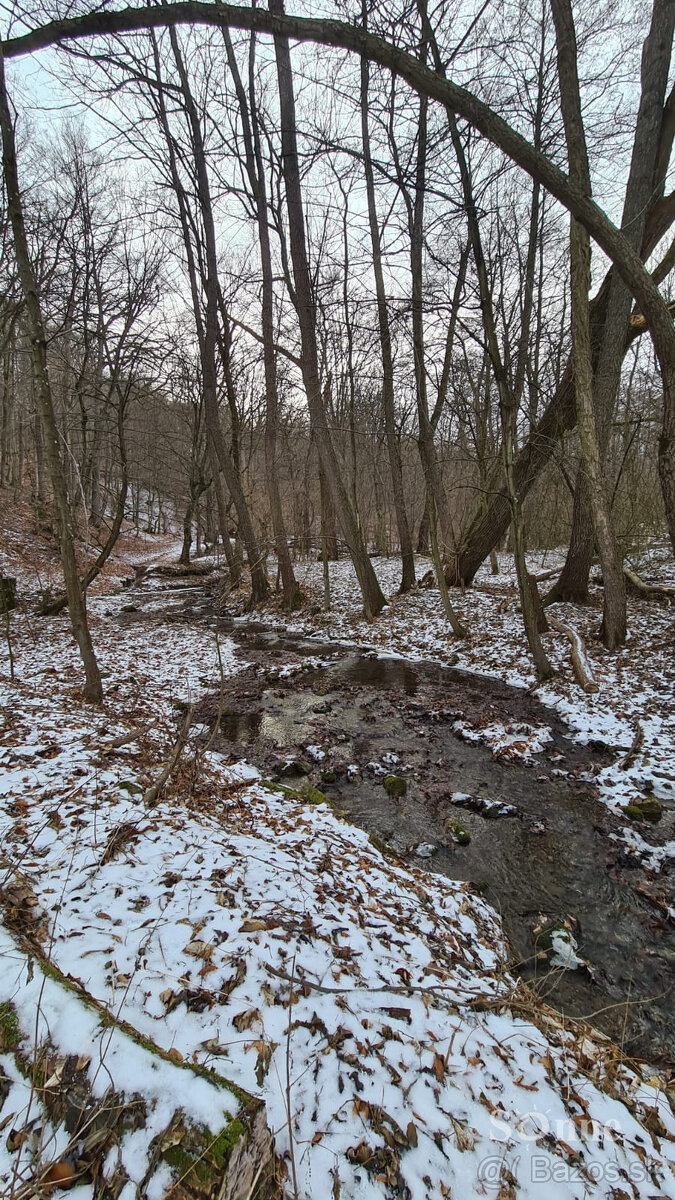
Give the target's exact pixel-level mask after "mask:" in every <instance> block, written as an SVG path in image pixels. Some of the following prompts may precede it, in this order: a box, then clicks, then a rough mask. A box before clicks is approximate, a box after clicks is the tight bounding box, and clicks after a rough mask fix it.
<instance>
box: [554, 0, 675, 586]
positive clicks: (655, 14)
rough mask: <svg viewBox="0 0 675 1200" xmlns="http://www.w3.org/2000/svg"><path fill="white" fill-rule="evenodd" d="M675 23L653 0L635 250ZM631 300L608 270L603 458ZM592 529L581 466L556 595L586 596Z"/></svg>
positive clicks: (636, 170) (601, 384)
mask: <svg viewBox="0 0 675 1200" xmlns="http://www.w3.org/2000/svg"><path fill="white" fill-rule="evenodd" d="M674 28H675V5H673V4H672V2H671V0H655V3H654V7H653V10H652V21H651V27H650V30H649V34H648V36H647V38H646V40H645V43H644V46H643V50H642V92H641V98H640V106H639V110H638V116H637V122H636V126H635V134H634V138H633V151H632V156H631V165H630V171H629V176H628V183H627V185H626V195H625V200H624V207H623V216H622V221H621V229H622V232H623V233H624V236H625V237H626V239H627V240H628V241H629V243H630V244H631V245H632V246H633V249H634V250H636V251H639V250H640V247H641V246H642V243H643V240H644V236H645V228H646V222H647V213H648V210H649V204H650V201H652V199H653V195H654V189H655V186H657V187H658V184H659V181H658V178H657V176H658V172H659V146H660V141H661V128H662V121H663V115H664V105H665V102H666V89H667V86H668V69H669V65H670V55H671V47H672V41H673V29H674ZM632 304H633V297H632V295H631V293H630V290H629V289H628V288H627V287H626V284H625V283H624V281H623V279H622V278H621V276H620V275H619V274H618V273H617V272H616V271H614V272H612V278H611V281H610V286H609V295H608V300H607V318H606V320H605V324H604V328H603V336H602V339H601V342H600V350H599V354H598V359H597V365H596V367H595V373H594V378H593V402H594V408H595V415H596V422H597V427H598V443H599V452H600V458H601V460H602V461H603V462H605V461H606V458H607V450H608V447H609V437H610V429H611V415H612V411H613V407H614V404H615V400H616V395H617V391H618V387H619V382H620V378H621V365H622V363H623V358H624V350H625V345H626V338H627V335H628V331H629V325H630V314H631V309H632ZM662 483H663V481H662ZM664 499H665V494H664ZM592 530H593V514H592V511H591V497H590V494H589V489H588V486H587V483H586V476H585V473H584V472H583V471H580V472H579V474H578V477H577V485H576V489H575V496H574V511H573V521H572V535H571V539H570V549H569V553H568V556H567V561H566V563H565V566H564V568H563V572H562V575H561V580H560V589H557V588H554V589H553V592H555V593H556V595H558V592H559V597H560V598H563V597H565V596H566V595H569V594H570V593H574V592H576V593H577V594H578V595H581V596H582V597H584V596H585V598H587V595H588V573H589V571H590V565H591V562H592V558H593V540H592V536H593V535H592Z"/></svg>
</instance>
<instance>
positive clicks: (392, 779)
mask: <svg viewBox="0 0 675 1200" xmlns="http://www.w3.org/2000/svg"><path fill="white" fill-rule="evenodd" d="M384 790H385V792H386V793H387V795H388V796H405V794H406V792H407V790H408V785H407V783H406V781H405V779H401V776H400V775H385V777H384Z"/></svg>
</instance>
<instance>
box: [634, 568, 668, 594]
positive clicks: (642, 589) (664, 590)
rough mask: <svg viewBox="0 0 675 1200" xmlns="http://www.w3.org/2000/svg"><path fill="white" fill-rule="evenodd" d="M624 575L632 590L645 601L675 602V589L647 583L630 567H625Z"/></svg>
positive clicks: (663, 584)
mask: <svg viewBox="0 0 675 1200" xmlns="http://www.w3.org/2000/svg"><path fill="white" fill-rule="evenodd" d="M623 573H624V575H625V577H626V580H627V583H628V586H629V588H630V590H631V591H633V592H635V593H636V595H638V596H641V597H642V598H643V600H668V601H673V600H675V587H668V586H667V584H665V583H645V581H644V579H640V576H639V575H638V574H636V572H635V571H631V569H630V567H624V569H623Z"/></svg>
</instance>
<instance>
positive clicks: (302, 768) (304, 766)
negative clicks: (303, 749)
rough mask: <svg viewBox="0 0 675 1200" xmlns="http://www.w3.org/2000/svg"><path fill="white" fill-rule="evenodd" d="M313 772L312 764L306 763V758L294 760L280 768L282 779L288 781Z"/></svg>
mask: <svg viewBox="0 0 675 1200" xmlns="http://www.w3.org/2000/svg"><path fill="white" fill-rule="evenodd" d="M311 770H312V767H311V764H310V763H308V762H306V761H305V759H304V758H294V759H293V760H292V761H291V762H287V763H284V764H283V765H282V766H281V767H280V768H279V774H280V775H281V777H282V779H288V778H293V777H294V776H298V775H309V773H310V771H311Z"/></svg>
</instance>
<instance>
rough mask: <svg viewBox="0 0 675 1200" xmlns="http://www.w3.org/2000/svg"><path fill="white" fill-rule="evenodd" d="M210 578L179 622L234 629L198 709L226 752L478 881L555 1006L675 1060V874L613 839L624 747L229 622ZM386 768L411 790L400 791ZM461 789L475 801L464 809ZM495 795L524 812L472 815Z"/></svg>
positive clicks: (184, 606)
mask: <svg viewBox="0 0 675 1200" xmlns="http://www.w3.org/2000/svg"><path fill="white" fill-rule="evenodd" d="M199 582H200V584H201V585H202V586H200V587H197V586H194V587H185V586H179V585H178V583H177V582H174V583H173V584H172V585H169V586H168V587H167V601H168V600H169V598H171V600H172V606H171V608H170V610H169V613H168V614H167V615H168V616H169V619H172V620H180V621H188V622H196V623H200V624H203V623H207V624H208V625H210V626H213V625H215V624H216V622H217V625H218V629H219V630H220V631H221V632H222V633H223V634H224V635H226V636H227V637H229V638H231V639H232V640H233V642H234V643H235V645H236V647H237V655H238V657H239V658H240V659H241V660H242V662H243V663H245V664H246V665H245V666H244V668H243V669H242V670H241V671H240V672H239V673H238V674H236V675H234V676H228V677H226V679H225V690H224V692H223V693H222V694H220V693H219V692H216V691H214V693H213V694H212V695H208V696H207V697H206V698H205V699H204V700H203V701H202V702H201V703H200V705H199V706H198V709H197V711H196V712H195V718H194V719H195V721H197V722H200V723H203V724H205V725H207V726H211V727H212V726H213V724H214V722H215V721H216V719H217V718H218V716H219V715H220V722H219V732H218V734H217V737H216V739H215V741H214V743H213V749H216V750H218V751H219V752H220V753H222V754H223V755H225V756H226V758H230V759H231V760H232V761H237V760H238V759H240V758H245V759H247V760H248V761H249V762H251V763H252V764H253V765H255V766H256V767H257V768H258V769H259V770H260V771H261V773H262V774H263V776H264V777H265V778H267V779H271V780H280V782H281V783H282V784H283V785H285V786H288V787H291V788H294V789H295V788H297V789H299V790H303V789H306V788H307V787H310V786H313V787H316V788H318V789H320V790H321V792H323V793H324V794H325V796H326V798H327V799H328V800H329V801H330V802H331V803H332V804H333V805H334V806H335V808H336V809H337V810H338V811H340V812H341V813H342V814H343V815H344V816H345V818H346V819H348V820H350V821H353V822H355V823H356V824H358V825H360V826H361V827H362V828H364V829H366V830H368V831H369V832H370V833H371V834H373V835H375V837H376V838H378V839H380V840H381V841H382V842H384V843H386V845H387V847H389V848H390V849H391V850H392V851H393V852H394V853H395V854H396V855H397V856H398V857H399V858H400V859H401V860H402V861H403V862H407V863H409V864H412V865H415V866H417V867H422V868H424V869H425V870H428V871H432V872H434V873H440V874H443V875H446V876H447V877H448V878H450V879H461V880H468V881H470V882H471V883H472V885H473V886H474V887H475V888H476V889H478V890H480V892H481V893H482V894H483V895H484V896H485V897H486V899H487V900H488V901H489V902H490V903H491V904H492V905H493V906H494V907H495V908H496V909H497V910H498V911H499V912H500V913H501V916H502V919H503V923H504V928H505V931H506V934H507V937H508V940H509V944H510V947H511V951H512V963H513V965H512V969H513V970H515V971H517V972H518V973H519V974H520V975H521V976H522V977H523V978H524V979H525V980H527V982H528V984H529V985H530V986H531V987H532V988H533V989H534V990H536V992H537V993H538V995H539V997H540V999H541V1000H543V1001H544V1002H545V1003H547V1004H549V1005H551V1006H552V1007H554V1008H556V1009H558V1010H560V1011H563V1012H565V1013H568V1014H570V1015H572V1016H576V1017H583V1018H587V1019H588V1020H590V1021H591V1022H592V1024H594V1025H595V1026H596V1027H597V1028H599V1029H601V1030H602V1031H603V1032H605V1033H607V1034H608V1035H609V1036H611V1037H612V1038H614V1039H615V1040H616V1041H618V1042H619V1043H620V1044H621V1045H622V1046H623V1047H624V1049H625V1052H626V1053H627V1054H629V1055H634V1056H636V1057H644V1058H649V1059H651V1060H652V1061H655V1062H658V1063H659V1064H661V1065H663V1064H668V1063H671V1062H672V1061H673V1059H674V1058H675V1014H674V1012H673V1004H672V995H671V994H670V989H671V988H672V984H673V979H674V978H675V938H674V937H673V930H672V925H671V924H670V923H669V921H668V918H667V916H666V915H665V912H664V908H663V900H664V895H663V893H664V891H665V889H667V888H668V887H669V886H670V887H671V903H672V878H671V879H670V880H668V879H667V878H663V877H659V879H658V880H657V881H656V882H655V880H654V879H653V878H652V877H650V876H649V875H648V873H647V872H646V871H645V870H644V868H642V867H641V866H640V865H639V863H638V862H636V861H635V860H631V859H629V858H628V856H627V855H626V854H625V851H624V850H623V848H622V846H621V844H620V843H618V842H616V841H614V840H612V838H611V837H610V834H611V833H612V831H613V830H615V829H616V820H615V818H613V817H612V815H611V814H610V813H609V811H608V810H607V808H606V807H605V806H604V805H602V804H601V803H600V802H599V801H598V800H597V797H596V790H595V787H594V784H593V775H594V772H596V771H597V770H598V769H599V768H600V767H602V766H604V765H606V764H607V763H609V762H611V761H612V758H613V757H614V755H613V753H612V750H611V747H609V746H605V745H603V744H602V743H591V744H590V745H588V746H584V745H582V744H580V743H578V742H575V741H573V740H572V739H571V738H570V736H569V732H568V730H567V727H566V726H565V725H564V723H563V722H562V721H561V720H560V719H559V718H558V717H557V716H556V714H555V713H554V711H553V710H552V709H550V708H548V707H545V706H544V705H542V704H541V703H540V702H539V701H538V700H537V699H536V698H535V697H534V696H532V695H531V694H530V693H528V692H526V691H524V690H521V689H518V688H514V687H510V686H509V685H507V684H504V683H502V682H500V681H499V680H496V679H492V678H489V677H485V676H480V675H476V674H471V673H468V672H464V671H461V670H457V669H455V668H451V667H442V666H439V665H437V664H434V663H426V662H412V661H407V660H404V659H401V658H393V657H384V656H379V655H375V654H373V653H372V652H368V651H362V650H355V649H354V648H349V647H346V646H343V645H339V644H336V643H330V642H321V641H319V640H316V639H314V638H308V637H302V636H294V635H291V634H285V633H283V632H280V631H278V630H274V629H272V628H270V627H269V626H263V625H255V624H253V623H251V622H249V621H246V622H244V621H239V620H231V619H224V618H223V617H222V616H221V617H217V616H216V613H215V609H214V606H213V604H212V602H211V601H210V599H209V597H208V592H205V590H204V587H203V581H199ZM150 598H152V606H151V608H150V611H149V612H148V613H147V616H152V617H156V616H157V615H158V609H157V599H158V592H157V589H156V588H155V589H154V590H152V591H147V592H146V591H145V590H144V588H143V584H142V583H141V584H140V585H138V586H137V587H136V588H134V589H133V592H132V593H131V594H130V599H133V608H134V609H135V610H136V611H133V612H127V613H123V614H122V615H121V617H120V620H122V621H134V622H135V621H138V620H144V619H146V614H144V612H143V605H144V601H145V600H146V599H150ZM178 600H180V602H181V603H180V604H179V605H178V606H177V605H176V602H177V601H178ZM499 724H500V725H503V726H505V727H506V729H507V730H508V731H509V734H510V739H511V743H515V750H514V749H513V747H512V745H507V747H506V750H505V752H504V753H503V754H501V755H500V754H499V752H498V753H497V755H495V753H493V749H494V747H493V748H491V747H490V745H487V744H485V742H484V741H482V740H474V739H476V738H477V737H479V736H480V731H481V730H483V729H484V728H485V726H497V725H499ZM543 728H548V730H549V733H550V739H549V740H547V741H544V742H543V745H540V747H539V749H538V751H536V752H534V753H531V754H530V755H529V756H527V757H525V758H524V759H519V758H517V757H516V758H511V757H510V755H511V754H512V753H513V754H517V752H518V750H519V748H521V749H522V744H523V743H524V741H525V740H526V739H527V738H528V736H529V734H530V731H531V730H540V729H543ZM387 773H388V774H390V775H394V776H396V777H397V778H399V779H402V780H404V781H405V794H402V795H391V794H389V793H388V791H387V790H386V789H385V786H384V776H385V774H387ZM398 786H399V787H400V786H401V785H398ZM458 793H459V794H464V795H466V796H468V797H470V800H468V801H460V803H457V799H458ZM477 797H478V798H479V802H478V804H477V803H476V798H477ZM453 801H454V802H453ZM480 801H488V802H498V803H500V804H504V805H507V806H512V807H513V808H514V809H515V812H509V811H508V809H507V811H506V813H505V814H504V815H496V814H497V813H498V812H499V809H498V808H497V807H491V806H490V805H489V806H488V807H487V809H486V808H485V807H483V808H482V811H473V810H472V808H471V807H469V808H467V807H464V804H465V803H469V804H471V805H472V806H474V807H476V808H480V807H481V806H480ZM486 812H487V814H488V815H487V816H486ZM455 823H459V825H460V826H461V828H462V830H463V831H464V833H463V834H462V835H461V842H464V843H465V844H461V842H460V841H458V840H457V829H456V826H455ZM466 834H468V835H469V836H470V841H468V842H467V841H466V836H465V835H466ZM657 899H658V901H659V902H660V903H658V902H657ZM542 917H543V918H545V919H548V920H549V921H565V920H567V922H568V924H569V926H570V927H571V928H572V930H573V932H574V937H575V939H576V941H577V943H578V954H579V955H580V956H581V957H582V958H583V959H584V960H586V963H587V966H585V967H581V968H579V969H576V970H564V969H555V970H554V969H552V968H551V966H550V964H549V962H548V960H547V959H546V958H545V956H544V955H543V954H542V953H540V955H539V957H537V956H536V951H537V949H538V947H539V949H540V951H541V943H539V944H537V942H536V939H535V936H534V930H535V928H536V926H537V924H538V923H540V922H541V918H542Z"/></svg>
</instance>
